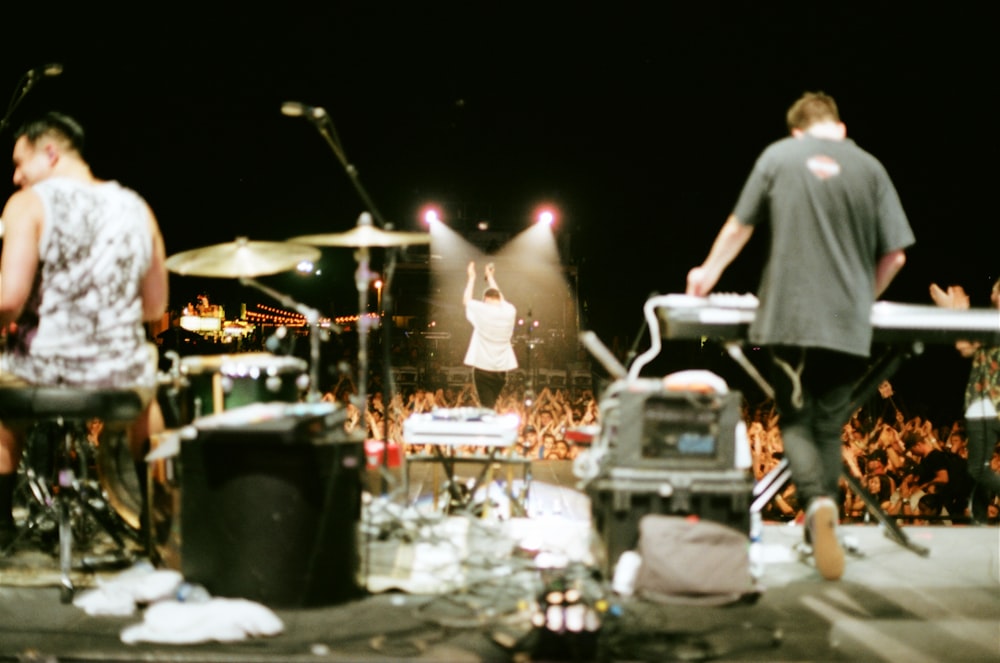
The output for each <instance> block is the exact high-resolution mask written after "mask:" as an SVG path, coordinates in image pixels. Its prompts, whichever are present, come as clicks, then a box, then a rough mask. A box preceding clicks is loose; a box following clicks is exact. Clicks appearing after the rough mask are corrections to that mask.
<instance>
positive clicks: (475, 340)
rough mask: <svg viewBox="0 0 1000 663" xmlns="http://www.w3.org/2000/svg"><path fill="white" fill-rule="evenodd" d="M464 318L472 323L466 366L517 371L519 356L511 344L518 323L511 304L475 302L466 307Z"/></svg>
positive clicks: (515, 312) (476, 300)
mask: <svg viewBox="0 0 1000 663" xmlns="http://www.w3.org/2000/svg"><path fill="white" fill-rule="evenodd" d="M465 317H466V319H467V320H468V321H469V322H471V323H472V338H470V339H469V349H468V350H467V351H466V353H465V362H464V363H465V365H466V366H472V367H473V368H478V369H481V370H484V371H513V370H514V369H516V368H517V356H516V355H515V354H514V346H512V345H511V343H510V339H511V337H512V336H513V335H514V324H515V323H516V322H517V309H515V308H514V305H513V304H511V303H510V302H508V301H501V302H499V303H486V302H483V301H480V300H478V299H473V300H470V301H469V302H468V303H467V304H466V305H465Z"/></svg>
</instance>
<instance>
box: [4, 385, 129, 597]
mask: <svg viewBox="0 0 1000 663" xmlns="http://www.w3.org/2000/svg"><path fill="white" fill-rule="evenodd" d="M143 408H144V404H143V402H142V398H141V397H140V395H139V393H138V392H137V391H135V390H133V389H84V388H71V387H37V386H16V387H4V388H0V420H6V421H24V422H34V425H35V426H36V427H39V426H41V427H43V429H42V430H43V432H44V434H45V435H47V436H48V442H49V444H50V449H51V450H52V452H53V456H54V460H53V462H54V467H53V474H54V475H56V476H58V481H57V482H55V483H56V485H57V490H56V495H55V496H54V497H53V496H52V494H51V491H50V489H49V487H50V485H49V483H47V481H46V480H45V479H44V477H39V476H37V473H36V472H35V471H34V469H33V468H31V467H28V468H27V471H26V475H27V476H26V478H27V481H28V484H29V488H30V489H31V491H32V493H33V495H34V497H35V499H36V500H37V501H38V502H39V504H40V505H41V507H42V508H41V510H40V511H37V512H36V513H34V514H32V515H30V516H29V520H28V523H27V526H26V528H25V529H24V530H23V531H22V534H23V533H24V532H25V531H30V529H33V528H35V527H39V526H40V524H41V523H43V522H44V521H45V520H46V519H54V520H55V521H56V523H57V526H58V532H59V572H60V600H61V601H62V602H63V603H69V602H70V601H71V600H72V598H73V593H74V587H73V581H72V579H71V577H70V571H71V568H72V557H73V526H74V520H75V519H77V518H79V517H83V516H86V515H88V514H89V515H91V516H92V517H93V519H94V520H95V521H96V522H97V523H98V524H99V525H100V526H101V528H102V529H104V530H105V531H106V533H107V534H108V535H109V536H110V537H111V539H112V540H113V541H114V543H115V544H116V546H117V548H118V555H117V556H116V557H115V561H118V562H124V563H127V562H129V561H132V557H131V554H130V553H128V551H127V548H126V546H125V543H124V541H123V539H122V538H121V536H120V535H119V532H118V531H117V530H119V529H120V528H121V526H122V525H121V523H120V522H119V521H117V520H116V519H115V516H116V514H115V513H114V512H113V511H112V510H111V509H110V508H109V505H108V503H107V500H106V499H105V496H104V495H103V493H102V491H101V490H100V489H99V488H96V489H95V488H94V487H92V485H91V483H90V482H88V481H85V480H83V479H85V478H86V477H83V478H81V477H80V476H78V475H77V472H76V470H75V469H74V468H75V467H76V466H77V465H79V461H80V460H81V459H85V458H86V457H87V454H86V445H87V444H88V442H87V427H86V425H87V422H88V421H89V420H91V419H94V418H98V419H101V420H102V421H104V422H105V424H108V423H129V422H131V421H133V420H134V419H135V418H136V417H138V416H139V414H140V413H141V412H142V411H143ZM74 458H76V459H77V462H74ZM22 464H23V461H22ZM83 466H84V470H83V471H84V472H85V471H86V469H85V461H84V465H83ZM85 566H87V565H86V564H85ZM91 566H92V565H91Z"/></svg>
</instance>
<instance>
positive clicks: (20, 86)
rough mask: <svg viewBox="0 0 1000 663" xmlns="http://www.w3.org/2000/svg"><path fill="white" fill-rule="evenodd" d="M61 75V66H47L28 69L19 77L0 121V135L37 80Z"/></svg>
mask: <svg viewBox="0 0 1000 663" xmlns="http://www.w3.org/2000/svg"><path fill="white" fill-rule="evenodd" d="M61 73H62V65H61V64H47V65H45V66H44V67H37V68H35V69H29V70H28V71H27V72H26V73H25V74H24V75H23V76H21V80H20V81H18V83H17V86H15V88H14V94H13V95H11V98H10V103H9V104H8V105H7V112H6V113H5V114H4V116H3V119H0V133H3V131H4V130H5V129H6V128H7V125H8V124H9V122H10V117H11V115H13V114H14V111H15V110H17V107H18V106H19V105H21V102H22V101H23V100H24V98H25V97H26V96H28V92H30V91H31V88H33V87H35V84H36V83H38V81H39V80H41V79H42V78H44V77H49V76H58V75H59V74H61Z"/></svg>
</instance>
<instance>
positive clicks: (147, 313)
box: [142, 208, 169, 322]
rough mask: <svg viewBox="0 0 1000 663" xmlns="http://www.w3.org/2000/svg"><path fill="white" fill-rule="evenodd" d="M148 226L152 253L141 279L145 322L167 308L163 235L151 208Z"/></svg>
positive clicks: (157, 316) (157, 317) (158, 317)
mask: <svg viewBox="0 0 1000 663" xmlns="http://www.w3.org/2000/svg"><path fill="white" fill-rule="evenodd" d="M147 209H148V208H147ZM149 226H150V234H151V235H152V237H153V253H152V260H151V261H150V264H149V270H147V271H146V276H145V277H144V278H143V281H142V319H143V320H144V321H147V322H148V321H153V320H159V319H160V318H161V317H163V314H164V313H165V312H166V310H167V299H168V292H169V291H168V283H169V280H168V277H167V267H166V252H165V249H164V247H163V235H162V234H161V233H160V227H159V225H158V224H157V223H156V217H155V216H154V215H153V212H152V210H149Z"/></svg>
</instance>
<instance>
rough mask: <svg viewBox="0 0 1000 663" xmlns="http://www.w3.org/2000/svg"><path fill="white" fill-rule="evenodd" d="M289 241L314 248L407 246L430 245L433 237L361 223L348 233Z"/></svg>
mask: <svg viewBox="0 0 1000 663" xmlns="http://www.w3.org/2000/svg"><path fill="white" fill-rule="evenodd" d="M289 241H291V242H298V243H300V244H310V245H312V246H355V247H365V246H406V245H408V244H430V243H431V235H430V233H417V232H399V231H392V230H382V229H381V228H376V227H375V226H373V225H370V224H367V223H359V224H358V225H357V226H355V227H354V228H351V229H350V230H348V231H347V232H343V233H332V234H327V235H302V236H300V237H293V238H292V239H291V240H289Z"/></svg>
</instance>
